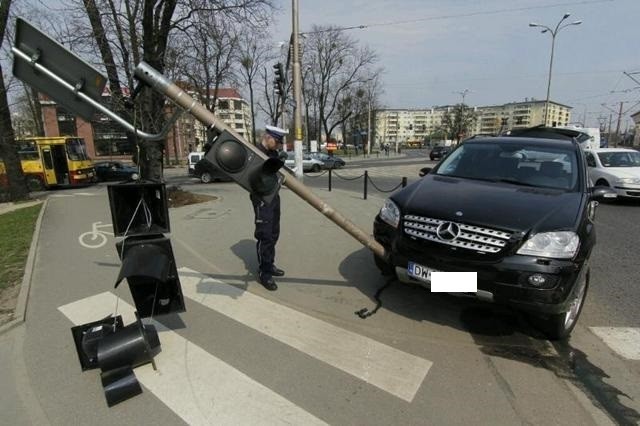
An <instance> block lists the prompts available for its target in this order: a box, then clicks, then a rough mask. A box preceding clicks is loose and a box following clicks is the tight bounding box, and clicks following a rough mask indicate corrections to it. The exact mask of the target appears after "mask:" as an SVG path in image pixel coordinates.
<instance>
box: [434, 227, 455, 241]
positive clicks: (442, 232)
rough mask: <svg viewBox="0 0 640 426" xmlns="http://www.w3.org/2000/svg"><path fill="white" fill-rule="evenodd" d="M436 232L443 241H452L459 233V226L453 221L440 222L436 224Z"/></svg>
mask: <svg viewBox="0 0 640 426" xmlns="http://www.w3.org/2000/svg"><path fill="white" fill-rule="evenodd" d="M436 234H437V235H438V238H440V239H441V240H443V241H453V240H455V239H456V238H458V235H460V227H459V226H458V225H457V224H455V223H453V222H442V223H441V224H440V225H438V230H437V231H436Z"/></svg>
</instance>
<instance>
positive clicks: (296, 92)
mask: <svg viewBox="0 0 640 426" xmlns="http://www.w3.org/2000/svg"><path fill="white" fill-rule="evenodd" d="M291 9H292V24H293V34H292V38H291V39H292V42H293V101H294V103H295V106H294V114H293V127H294V140H293V150H294V152H295V156H296V165H299V167H298V168H297V169H296V177H297V178H298V179H302V176H303V173H302V108H301V107H302V84H301V83H302V79H301V73H300V41H299V39H300V28H299V26H300V25H299V20H298V0H291Z"/></svg>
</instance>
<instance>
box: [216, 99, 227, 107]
mask: <svg viewBox="0 0 640 426" xmlns="http://www.w3.org/2000/svg"><path fill="white" fill-rule="evenodd" d="M218 108H220V109H229V101H222V100H218Z"/></svg>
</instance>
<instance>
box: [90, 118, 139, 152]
mask: <svg viewBox="0 0 640 426" xmlns="http://www.w3.org/2000/svg"><path fill="white" fill-rule="evenodd" d="M91 125H92V127H93V140H94V142H93V144H94V147H95V151H96V157H107V156H112V155H131V154H133V153H134V152H135V150H134V146H133V144H132V143H131V141H129V139H127V135H126V134H125V133H124V132H123V131H122V130H121V128H120V126H118V125H116V124H115V123H113V122H112V121H110V120H99V121H94V122H92V123H91Z"/></svg>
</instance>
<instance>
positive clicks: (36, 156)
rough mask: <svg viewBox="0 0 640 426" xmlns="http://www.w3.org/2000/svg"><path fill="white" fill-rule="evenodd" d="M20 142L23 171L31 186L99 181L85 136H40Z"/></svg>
mask: <svg viewBox="0 0 640 426" xmlns="http://www.w3.org/2000/svg"><path fill="white" fill-rule="evenodd" d="M17 142H18V146H19V150H18V155H19V156H20V163H21V164H22V172H23V173H24V175H25V177H26V178H27V183H28V185H29V189H31V190H41V189H43V188H52V187H56V186H78V185H89V184H91V183H93V182H95V181H96V171H95V168H94V166H93V161H91V159H90V158H89V156H88V155H87V146H86V144H85V142H84V139H82V138H79V137H75V136H56V137H39V138H26V139H20V140H18V141H17Z"/></svg>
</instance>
